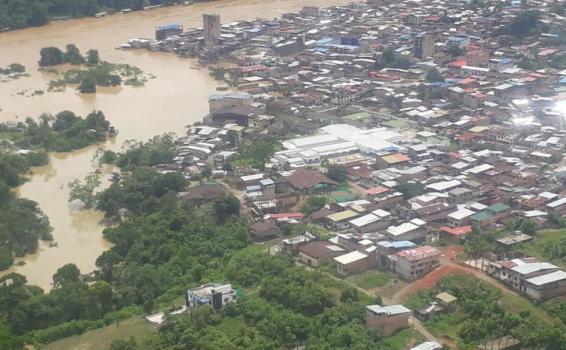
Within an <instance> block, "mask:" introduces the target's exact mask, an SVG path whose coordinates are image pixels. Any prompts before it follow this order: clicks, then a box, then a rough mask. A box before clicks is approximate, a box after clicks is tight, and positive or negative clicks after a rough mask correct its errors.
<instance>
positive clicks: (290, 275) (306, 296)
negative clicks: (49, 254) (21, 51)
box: [0, 0, 566, 350]
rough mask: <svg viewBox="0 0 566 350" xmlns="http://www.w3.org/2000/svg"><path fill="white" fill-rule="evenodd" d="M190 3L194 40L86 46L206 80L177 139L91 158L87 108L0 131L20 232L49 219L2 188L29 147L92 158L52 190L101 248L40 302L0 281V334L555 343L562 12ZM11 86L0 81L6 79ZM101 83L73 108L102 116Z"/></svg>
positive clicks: (364, 343)
mask: <svg viewBox="0 0 566 350" xmlns="http://www.w3.org/2000/svg"><path fill="white" fill-rule="evenodd" d="M154 3H155V4H154ZM151 4H152V5H151V6H149V7H146V9H148V10H149V9H154V11H153V12H154V13H160V12H159V11H161V10H167V12H163V14H162V15H161V17H160V18H161V19H165V20H166V21H167V20H168V19H170V18H178V17H172V15H171V14H172V13H173V7H171V8H170V9H165V8H164V7H165V6H164V5H165V4H162V3H159V4H157V2H156V1H153V2H151ZM185 4H189V2H187V3H185ZM318 4H320V3H318ZM198 6H201V5H200V4H199V5H198ZM202 6H203V7H202V8H204V9H206V10H205V11H203V12H202V26H201V27H195V26H194V24H195V23H197V25H200V20H201V12H199V13H198V16H197V17H196V20H198V22H196V21H195V18H193V19H192V22H190V23H191V27H187V26H185V25H183V24H182V23H176V22H174V23H167V22H163V23H157V21H156V23H154V27H153V26H152V27H151V28H150V29H152V30H153V29H154V37H151V38H146V37H133V38H131V39H129V40H127V41H124V39H125V38H128V37H129V35H128V36H123V37H122V38H121V39H120V42H122V44H120V45H119V46H117V47H116V46H115V45H116V43H112V46H110V47H109V48H110V50H106V51H112V52H114V53H119V54H124V55H126V57H127V55H134V53H135V54H140V56H150V55H151V59H152V60H155V61H159V60H160V59H161V60H163V61H164V62H165V60H167V59H170V58H172V59H173V60H175V61H180V62H182V64H183V66H184V68H185V69H187V70H189V71H190V72H194V73H195V74H201V75H204V78H205V79H204V80H203V81H210V85H209V86H208V88H210V90H206V92H205V94H203V95H200V96H199V99H200V98H202V97H203V96H208V108H207V106H206V105H204V106H199V107H197V108H195V109H194V111H197V112H196V113H193V114H196V116H195V115H192V116H191V118H193V119H190V123H189V120H188V119H185V115H186V114H188V113H187V112H186V111H187V108H186V106H185V105H183V107H182V108H179V110H181V111H182V113H181V117H180V118H181V121H182V123H179V130H184V131H183V132H182V134H174V133H166V134H163V135H158V136H154V137H153V138H151V139H150V140H149V141H146V142H142V141H141V140H137V141H136V140H129V141H126V142H125V143H124V145H123V146H122V149H121V150H120V151H118V148H116V147H113V146H116V145H113V146H110V147H106V146H103V143H104V142H105V141H106V140H107V139H108V140H110V141H111V142H115V140H116V138H115V136H116V134H117V132H116V129H115V128H114V126H113V125H112V126H111V124H110V121H109V120H108V121H107V120H106V119H105V115H104V114H103V113H102V112H100V111H95V112H92V113H91V114H89V115H88V116H87V118H86V119H84V121H83V119H82V118H81V117H79V116H77V115H75V114H74V113H73V112H69V111H63V112H60V113H59V114H57V115H56V116H51V115H49V114H43V115H41V117H40V123H39V124H38V123H35V122H34V121H33V119H32V118H28V119H26V121H25V123H23V122H18V123H16V122H15V121H12V122H7V123H5V124H1V126H2V129H1V130H0V131H1V132H3V133H5V134H6V135H7V136H6V137H7V139H6V140H4V141H3V142H4V144H5V145H7V146H6V150H9V151H10V152H15V154H8V151H7V152H6V153H7V155H6V157H4V155H2V157H4V158H2V157H0V158H2V159H3V162H4V163H2V164H0V175H2V177H0V180H2V181H0V189H1V190H2V191H0V192H1V193H2V196H0V197H3V198H4V200H5V201H6V203H20V204H18V205H21V207H22V208H24V209H26V210H28V211H29V210H30V208H31V209H33V217H34V218H35V219H37V220H35V221H34V222H39V223H41V224H42V226H41V227H40V229H42V230H43V231H45V232H43V236H38V237H39V238H41V239H42V240H45V239H46V238H49V237H51V236H50V232H51V231H52V229H51V228H50V226H49V222H48V220H47V219H48V218H47V216H46V215H44V214H43V213H42V212H41V210H40V209H39V208H38V207H35V204H34V202H30V203H27V202H25V199H21V200H20V199H19V198H18V199H16V197H15V196H12V194H11V191H10V188H13V189H15V191H13V192H14V193H16V192H18V191H19V190H17V186H21V185H22V184H23V183H24V182H25V181H27V179H26V178H25V175H26V174H28V173H33V171H32V167H37V166H38V165H46V164H47V165H48V164H49V162H50V160H54V161H58V159H59V158H58V157H59V155H57V156H55V157H54V158H53V157H51V156H50V154H49V153H48V152H63V151H68V150H69V149H77V150H80V149H81V148H86V147H88V146H93V145H95V144H98V145H101V148H99V149H98V150H97V151H96V153H94V152H92V156H93V157H92V161H91V163H92V164H90V163H89V169H90V168H93V169H96V170H93V172H92V173H88V174H87V176H86V177H85V178H84V180H82V179H75V180H74V181H72V182H68V180H69V177H68V176H64V178H65V180H64V181H67V184H66V185H65V184H58V186H59V187H58V191H64V190H67V189H68V190H69V191H68V193H66V192H58V194H57V195H58V196H62V193H65V195H66V196H67V195H68V197H69V198H68V202H65V205H68V206H69V207H70V208H71V209H70V210H69V211H70V213H71V214H70V215H71V216H70V217H71V218H72V219H71V221H72V224H71V226H73V228H74V226H76V224H77V223H79V221H80V222H81V224H82V221H83V220H84V219H80V218H77V215H79V214H78V213H81V214H85V213H87V210H88V211H89V212H88V213H89V214H92V215H93V217H94V218H93V219H92V221H93V222H94V221H97V222H98V221H100V223H98V225H100V227H102V225H104V232H103V233H101V236H103V238H104V239H105V240H107V242H104V247H101V248H100V249H102V250H101V251H102V252H103V253H102V255H100V256H99V257H98V259H96V261H95V262H94V266H95V267H93V268H91V269H90V270H89V271H84V269H83V268H82V267H81V269H83V271H82V272H81V271H80V270H79V268H78V267H77V266H76V265H75V264H74V262H73V263H67V264H66V265H63V266H62V267H60V268H58V269H57V271H56V273H55V274H54V275H53V277H52V282H51V287H52V290H51V291H48V292H47V293H44V292H43V291H42V290H41V289H40V288H39V287H35V286H32V285H31V284H29V285H26V283H27V281H26V276H24V275H19V274H18V273H16V272H12V273H9V274H6V275H2V276H1V277H0V292H1V293H0V296H2V298H0V299H1V300H0V301H2V303H0V304H2V310H3V311H6V314H7V315H9V316H6V317H5V318H2V319H1V320H0V344H7V345H6V346H7V347H8V346H9V347H10V348H14V349H23V348H24V346H25V347H34V348H35V347H36V346H38V347H41V348H43V346H47V347H46V349H58V348H69V349H70V348H73V349H74V348H77V349H78V348H81V349H91V348H97V349H98V348H104V349H106V348H108V349H110V350H119V349H121V350H136V349H137V350H139V349H149V348H152V349H154V348H159V349H181V348H183V349H184V348H187V349H189V348H190V349H203V350H208V349H210V350H213V349H234V350H240V349H248V348H250V349H306V350H309V349H315V350H322V349H370V348H376V349H398V350H402V349H403V350H408V349H410V350H441V349H481V350H514V349H545V350H564V349H566V348H565V346H566V345H565V344H566V331H565V330H566V301H565V300H566V159H565V157H564V154H565V152H566V127H565V126H564V120H565V118H566V41H565V38H566V4H565V3H564V2H563V1H562V2H560V1H549V0H538V1H535V0H521V1H519V0H504V1H484V0H464V1H448V0H434V1H432V0H405V1H397V2H395V1H391V0H365V1H361V2H352V3H350V4H348V5H340V6H330V7H318V6H313V5H311V4H307V3H305V4H303V3H300V4H299V6H302V9H300V10H299V11H296V12H287V11H279V9H278V13H280V15H278V17H276V18H263V17H261V16H262V13H257V14H256V13H253V14H250V16H249V17H250V18H251V17H256V18H254V19H242V20H236V21H234V20H233V18H230V20H229V21H228V20H226V19H225V17H229V16H226V12H223V14H222V15H220V14H218V13H215V12H214V10H215V9H218V8H216V7H214V6H207V7H204V6H205V5H202ZM162 7H163V8H162ZM190 7H191V8H192V7H193V6H190ZM194 7H197V5H195V6H194ZM142 8H143V5H142ZM160 8H161V10H160ZM198 8H201V7H198ZM105 9H107V8H106V7H103V6H99V7H98V10H97V11H102V10H105ZM0 10H2V9H1V8H0ZM119 11H121V12H123V13H126V12H131V11H132V10H131V9H129V8H124V9H121V10H119ZM169 11H171V12H169ZM195 11H196V10H195ZM133 12H135V11H133ZM283 12H286V13H283ZM238 13H239V12H238ZM0 14H1V11H0ZM93 15H94V17H96V18H98V19H96V20H94V19H91V20H92V21H96V22H98V23H102V24H104V23H109V22H105V21H107V20H110V19H112V18H111V17H115V18H118V17H119V16H106V12H97V13H95V14H93ZM130 15H131V16H135V14H133V13H132V14H129V15H128V16H130ZM132 18H135V17H132ZM139 18H141V17H139ZM51 19H57V18H51ZM59 19H61V18H59ZM116 20H117V19H116ZM146 20H147V19H146ZM151 20H152V21H153V17H152V19H151ZM45 21H47V18H46V19H45ZM183 23H185V22H183ZM146 24H147V23H146ZM69 47H71V48H75V49H76V51H77V52H78V48H77V47H76V46H75V45H74V44H73V45H68V46H67V51H69ZM112 48H116V50H112ZM52 49H53V48H52ZM57 50H58V49H57ZM58 52H60V55H58V56H60V57H61V62H64V61H65V60H67V58H66V56H69V54H68V53H63V51H61V50H59V51H58ZM96 52H97V55H98V51H96ZM155 52H160V53H155ZM44 53H45V55H44ZM41 56H42V59H43V56H50V55H47V53H46V52H45V51H43V52H42V54H41ZM176 56H179V57H176ZM81 57H82V56H81ZM121 60H122V58H120V59H119V60H117V62H121ZM140 62H142V63H143V60H141V61H140ZM159 62H161V61H159ZM103 64H108V63H107V62H103ZM40 65H41V64H40ZM79 65H80V64H79ZM138 70H139V72H141V69H138ZM201 71H202V72H201ZM177 72H178V71H175V73H174V74H176V73H177ZM164 73H165V74H167V73H168V74H171V72H166V71H164ZM202 73H204V74H202ZM2 74H3V75H2ZM139 74H141V73H139ZM137 75H138V73H135V79H136V80H137ZM32 76H33V74H32V73H27V71H26V68H25V67H24V66H23V65H21V64H11V65H7V66H5V68H4V69H2V68H0V78H2V77H4V78H3V80H2V81H3V82H5V83H14V82H13V80H17V79H19V78H20V77H28V79H31V77H32ZM195 76H196V75H195ZM154 78H155V79H159V78H158V77H157V76H155V77H154ZM165 79H170V75H166V78H165ZM22 80H24V79H22ZM178 80H179V81H177V82H173V81H171V82H169V81H168V80H167V82H168V83H170V86H171V89H175V84H181V79H178ZM144 81H145V80H144ZM147 83H148V85H149V88H148V89H153V90H151V91H153V93H155V91H156V90H158V91H159V93H160V94H161V93H163V91H162V90H160V89H159V88H156V87H155V86H152V82H151V81H149V80H147ZM182 84H195V85H196V86H199V88H200V85H198V84H197V83H195V82H193V81H191V79H184V80H183V81H182ZM141 85H143V84H141ZM164 86H165V85H164ZM100 90H101V91H100V92H99V95H98V96H99V97H95V96H96V95H95V94H97V93H98V92H96V88H94V91H90V94H91V96H90V97H84V98H85V101H86V102H88V103H92V100H93V99H95V98H97V100H96V102H97V103H98V102H101V103H102V102H103V101H104V100H105V98H107V95H104V94H105V93H107V91H106V89H102V88H101V89H100ZM197 90H198V89H197ZM203 91H205V90H204V87H203ZM85 93H88V91H87V92H85ZM118 93H119V92H116V94H118ZM136 93H138V91H136V89H135V88H134V87H132V88H131V89H130V90H128V94H132V95H135V94H136ZM210 93H212V94H210ZM165 94H167V92H166V93H165ZM178 95H179V96H183V97H182V98H186V99H187V100H189V97H188V96H186V94H178ZM49 96H52V95H49ZM135 96H137V95H135ZM136 98H137V97H136ZM190 98H194V97H193V96H191V97H190ZM136 101H139V98H138V99H137V100H136ZM201 101H203V103H206V99H202V100H201ZM192 102H193V101H192V100H191V103H192ZM148 104H149V103H148ZM155 105H157V104H155ZM160 107H161V106H160ZM190 107H192V106H190ZM202 107H203V108H202ZM144 108H145V107H144ZM206 108H207V110H206ZM111 110H112V108H111ZM0 111H1V109H0ZM194 111H193V112H194ZM203 112H204V115H202V116H201V114H202V113H203ZM152 114H155V115H158V118H163V120H165V118H168V114H167V111H166V110H165V109H163V110H159V111H153V112H152ZM125 115H126V118H130V117H131V116H130V115H129V114H128V113H125ZM171 118H172V117H171ZM131 120H132V119H128V120H127V123H123V124H121V125H120V131H121V132H120V136H121V135H122V134H123V132H122V131H123V130H124V129H127V128H123V126H127V125H130V123H131ZM139 120H140V125H143V118H140V119H139ZM195 120H200V121H198V122H194V121H195ZM164 124H165V123H164ZM173 124H174V123H172V124H167V126H168V127H169V125H173ZM185 125H186V128H185ZM97 127H98V129H97ZM141 128H142V129H143V128H144V126H142V127H141ZM134 129H135V128H134ZM147 129H149V127H147ZM153 129H155V126H154V127H153V128H152V132H153V131H154V130H153ZM77 130H80V132H82V134H81V135H79V136H80V137H81V138H84V139H85V140H88V141H89V143H85V142H82V141H83V140H78V138H79V137H78V136H77V133H78V131H77ZM137 131H139V130H136V132H137ZM125 132H126V133H127V132H128V130H125ZM97 133H98V134H97ZM97 135H98V137H95V136H97ZM140 135H145V134H144V133H141V134H139V135H137V134H136V136H137V137H139V136H140ZM73 138H76V139H73ZM71 141H74V142H71ZM79 141H81V142H79ZM8 146H9V147H8ZM28 146H29V147H28ZM63 146H67V148H63ZM49 147H51V148H49ZM73 147H74V148H73ZM24 148H25V149H24ZM39 156H41V159H40V157H39ZM22 157H27V158H22ZM62 157H66V156H62ZM36 158H37V159H36ZM83 158H84V157H83ZM2 159H0V160H2ZM69 159H71V161H73V159H74V158H73V157H72V156H69ZM74 161H76V160H74ZM95 163H96V164H95ZM76 164H79V163H76ZM16 165H18V167H16ZM2 166H4V168H5V169H6V170H5V169H4V168H3V167H2ZM10 167H11V168H10ZM12 168H13V169H12ZM48 176H52V174H48V175H46V177H48ZM75 177H76V176H75ZM102 177H104V178H105V179H104V180H103V181H101V178H102ZM5 178H9V179H10V180H12V181H11V182H10V183H9V186H8V185H6V186H1V185H3V184H4V182H6V181H5ZM61 181H63V180H61ZM61 183H62V182H61ZM6 184H8V182H6ZM4 187H5V188H4ZM1 200H2V198H0V204H2V201H1ZM10 205H12V207H13V208H11V210H13V211H14V212H16V213H17V215H20V214H19V213H20V211H21V212H24V211H25V210H24V209H22V210H20V207H16V205H15V204H10ZM24 205H26V206H28V207H30V208H26V207H24ZM5 206H6V207H7V208H8V207H9V205H8V204H5ZM32 207H33V208H32ZM98 214H100V216H97V215H98ZM4 216H5V218H0V221H2V220H7V219H8V217H9V216H16V215H4ZM51 216H52V217H55V215H53V214H52V213H51ZM22 217H23V216H22ZM9 219H11V218H9ZM16 219H17V218H16ZM63 221H65V220H63ZM14 222H15V221H14ZM31 223H32V221H31V220H30V225H31ZM2 224H3V222H0V227H7V226H10V225H11V226H14V227H15V226H16V225H15V224H10V225H2ZM64 224H65V225H66V224H67V223H66V222H64ZM36 226H37V225H36ZM19 229H20V230H23V229H25V227H24V226H22V228H19ZM36 230H37V229H36ZM100 230H101V231H102V228H101V229H100ZM54 231H55V232H56V233H57V234H59V233H60V231H61V230H58V231H59V232H57V230H54ZM14 232H16V233H17V231H16V230H14ZM13 236H16V237H17V234H14V235H13ZM7 237H8V236H7ZM38 237H34V240H31V241H30V246H33V248H34V249H29V250H28V251H25V252H23V251H17V250H16V249H14V248H12V247H8V246H10V244H12V243H11V242H10V240H9V239H6V240H5V241H6V242H5V243H2V246H0V249H3V250H4V256H8V257H9V261H8V263H7V267H10V266H11V265H12V264H13V263H14V264H15V265H16V266H17V267H16V269H17V268H18V267H22V266H24V265H25V264H26V262H24V261H17V260H16V259H15V257H18V258H20V257H21V255H25V254H31V253H33V252H35V249H36V248H37V247H38V243H37V240H38V239H39V238H38ZM65 243H66V242H65V241H61V246H62V247H65ZM107 243H108V244H107ZM49 244H50V246H49V247H50V249H53V250H54V249H56V248H58V245H59V244H58V241H55V242H51V243H49ZM83 244H84V243H83ZM20 250H21V249H20ZM39 250H43V249H39ZM18 254H19V255H18ZM4 263H6V262H4ZM18 263H19V264H20V265H19V266H18V265H17V264H18ZM15 271H18V270H15ZM36 288H37V289H36ZM37 310H39V311H37ZM121 322H122V325H120V323H121ZM3 333H5V334H6V335H5V336H4V335H3ZM83 336H85V337H84V338H83V339H82V340H81V337H83ZM93 336H94V337H95V338H96V340H95V341H93V340H92V339H93V338H92V337H93ZM128 337H129V339H128ZM4 339H7V340H6V342H5V343H4ZM85 339H87V340H85ZM89 339H90V340H89ZM74 341H76V342H77V344H80V345H79V346H70V345H68V344H71V343H68V342H74ZM81 342H82V343H81ZM98 342H100V344H98ZM89 343H96V345H94V347H93V345H92V344H90V345H88V344H89ZM52 344H55V345H52ZM84 344H87V345H84ZM50 346H52V347H50ZM89 346H90V347H89ZM0 347H2V346H0Z"/></svg>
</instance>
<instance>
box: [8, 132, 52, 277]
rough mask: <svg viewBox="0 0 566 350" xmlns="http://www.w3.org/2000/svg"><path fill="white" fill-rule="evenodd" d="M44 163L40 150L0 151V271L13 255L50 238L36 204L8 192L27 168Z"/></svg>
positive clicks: (22, 179) (46, 225)
mask: <svg viewBox="0 0 566 350" xmlns="http://www.w3.org/2000/svg"><path fill="white" fill-rule="evenodd" d="M2 127H3V126H0V130H1V128H2ZM47 162H48V158H47V154H46V153H44V152H30V153H25V154H17V153H13V152H12V151H10V150H8V149H6V150H2V152H0V270H4V269H7V268H8V267H10V266H11V265H12V264H13V262H14V256H22V255H24V254H26V253H31V252H34V251H35V250H36V249H37V245H38V243H37V242H38V239H44V240H49V239H51V234H50V233H51V228H50V226H49V221H48V219H47V218H46V217H45V216H44V215H43V213H42V212H41V211H40V210H39V208H38V207H37V204H36V203H35V202H32V201H30V200H27V199H21V198H16V197H15V195H14V194H13V193H12V192H11V191H10V189H11V188H12V187H15V186H18V185H20V184H22V183H23V182H24V181H25V174H26V173H27V172H28V171H29V169H30V168H31V167H33V166H39V165H44V164H46V163H47Z"/></svg>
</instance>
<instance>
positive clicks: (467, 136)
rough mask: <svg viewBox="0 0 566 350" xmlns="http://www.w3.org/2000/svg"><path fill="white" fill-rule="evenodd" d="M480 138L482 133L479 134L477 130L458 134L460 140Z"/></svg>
mask: <svg viewBox="0 0 566 350" xmlns="http://www.w3.org/2000/svg"><path fill="white" fill-rule="evenodd" d="M478 138H480V139H481V138H482V135H481V134H478V133H477V132H467V133H465V134H462V135H460V136H458V141H464V142H466V141H472V140H475V139H478Z"/></svg>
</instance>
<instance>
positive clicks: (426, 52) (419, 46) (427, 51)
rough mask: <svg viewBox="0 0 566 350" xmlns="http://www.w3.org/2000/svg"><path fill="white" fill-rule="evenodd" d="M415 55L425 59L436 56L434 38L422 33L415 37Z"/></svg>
mask: <svg viewBox="0 0 566 350" xmlns="http://www.w3.org/2000/svg"><path fill="white" fill-rule="evenodd" d="M413 55H414V56H415V57H416V58H420V59H425V58H427V57H432V56H433V55H434V37H433V36H432V35H431V34H429V33H420V34H418V35H417V36H415V42H414V44H413Z"/></svg>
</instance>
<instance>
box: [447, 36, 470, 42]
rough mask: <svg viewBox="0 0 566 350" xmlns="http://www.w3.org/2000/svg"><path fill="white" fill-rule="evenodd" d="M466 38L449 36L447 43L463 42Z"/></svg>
mask: <svg viewBox="0 0 566 350" xmlns="http://www.w3.org/2000/svg"><path fill="white" fill-rule="evenodd" d="M466 39H467V38H462V37H459V36H451V37H449V38H448V41H465V40H466Z"/></svg>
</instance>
